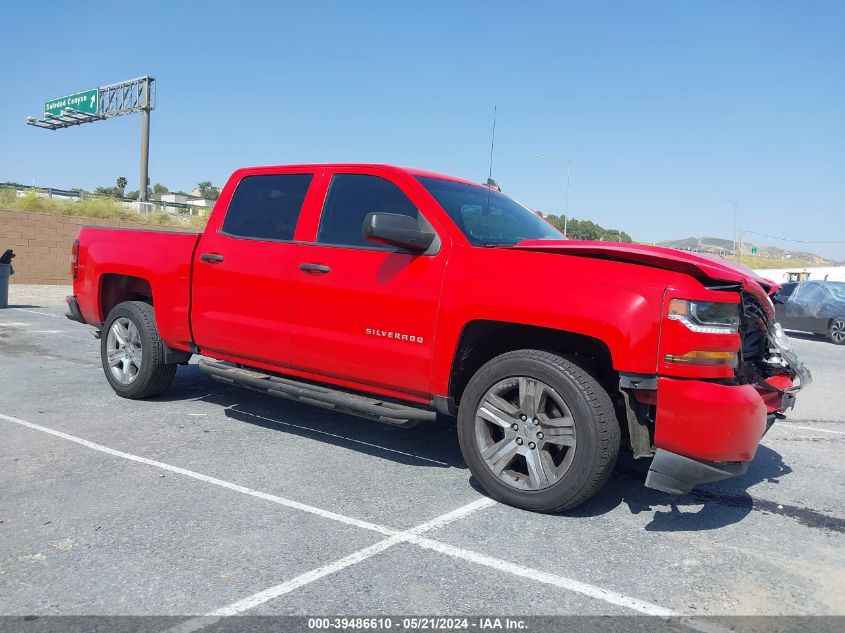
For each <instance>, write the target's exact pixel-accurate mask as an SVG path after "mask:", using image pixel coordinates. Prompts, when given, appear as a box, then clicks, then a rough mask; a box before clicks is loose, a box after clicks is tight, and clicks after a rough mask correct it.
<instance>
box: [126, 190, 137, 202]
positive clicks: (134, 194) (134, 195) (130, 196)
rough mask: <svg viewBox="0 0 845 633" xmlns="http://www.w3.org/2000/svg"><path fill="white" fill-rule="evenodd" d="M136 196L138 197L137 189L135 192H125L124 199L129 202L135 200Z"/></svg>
mask: <svg viewBox="0 0 845 633" xmlns="http://www.w3.org/2000/svg"><path fill="white" fill-rule="evenodd" d="M138 196H139V192H138V190H137V189H136V190H135V191H127V192H126V197H127V198H129V199H130V200H137V199H138Z"/></svg>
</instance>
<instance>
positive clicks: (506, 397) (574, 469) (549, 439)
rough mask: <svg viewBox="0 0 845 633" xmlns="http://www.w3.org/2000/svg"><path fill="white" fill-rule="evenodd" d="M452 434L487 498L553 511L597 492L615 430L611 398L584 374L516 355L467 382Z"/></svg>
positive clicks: (550, 358) (524, 353) (546, 358)
mask: <svg viewBox="0 0 845 633" xmlns="http://www.w3.org/2000/svg"><path fill="white" fill-rule="evenodd" d="M458 436H459V439H460V443H461V450H462V452H463V455H464V459H465V460H466V462H467V465H468V466H469V468H470V470H471V471H472V474H473V475H474V476H475V477H476V479H477V480H478V481H479V483H480V484H481V485H482V486H483V487H484V489H485V490H486V491H487V492H488V494H490V496H492V497H494V498H495V499H497V500H499V501H502V502H503V503H507V504H509V505H513V506H516V507H519V508H524V509H527V510H536V511H540V512H556V511H560V510H564V509H566V508H571V507H574V506H576V505H578V504H579V503H582V502H583V501H585V500H587V499H588V498H590V497H591V496H592V495H594V494H595V493H596V492H598V490H600V489H601V488H602V486H603V485H604V484H605V482H606V481H607V478H608V477H609V476H610V473H611V471H612V470H613V465H614V464H615V462H616V455H617V453H618V451H619V437H620V430H619V424H618V422H617V420H616V416H615V412H614V408H613V405H612V403H611V401H610V397H609V396H608V394H607V392H605V391H604V389H603V388H602V387H601V385H599V383H598V382H597V381H596V380H595V379H594V378H593V377H592V376H591V375H590V374H589V373H588V372H587V371H586V370H585V369H583V368H582V367H580V366H578V365H576V364H574V363H572V362H570V361H568V360H566V359H564V358H562V357H560V356H558V355H555V354H551V353H548V352H542V351H538V350H518V351H514V352H508V353H507V354H503V355H501V356H499V357H497V358H494V359H493V360H491V361H490V362H488V363H487V364H486V365H484V366H483V367H482V368H481V369H480V370H479V371H478V372H477V373H476V374H475V376H473V377H472V379H471V380H470V382H469V384H468V385H467V388H466V390H465V391H464V394H463V397H462V398H461V406H460V409H459V412H458Z"/></svg>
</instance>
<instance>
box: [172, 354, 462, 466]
mask: <svg viewBox="0 0 845 633" xmlns="http://www.w3.org/2000/svg"><path fill="white" fill-rule="evenodd" d="M191 399H194V400H202V401H203V402H209V403H212V404H215V405H218V406H220V407H221V409H222V410H223V411H224V414H225V416H226V417H227V418H230V419H231V420H233V421H237V422H238V423H246V424H250V425H252V426H258V427H261V428H265V429H269V430H273V431H279V432H282V433H287V434H293V435H298V436H300V437H307V438H309V439H313V440H318V441H320V442H325V443H327V444H332V445H335V446H342V447H343V448H346V449H349V450H354V451H357V452H360V453H364V454H367V455H372V456H374V457H379V458H381V459H389V460H392V461H395V462H398V463H400V464H407V465H410V466H422V467H428V468H466V465H465V464H464V461H463V458H462V457H461V453H460V449H459V448H458V439H457V434H456V432H455V425H454V423H451V424H450V423H449V422H448V421H441V420H439V419H438V421H437V422H433V423H432V422H428V423H420V424H418V425H417V426H415V427H411V428H400V427H396V426H391V425H389V424H383V423H380V422H375V421H371V420H366V419H363V418H359V417H356V416H353V415H348V414H343V413H338V412H332V411H326V410H324V409H321V408H319V407H317V406H312V405H307V404H300V403H298V402H294V401H291V400H286V399H284V398H279V397H276V396H268V395H266V394H263V393H259V392H255V391H250V390H248V389H244V388H241V387H234V386H232V387H230V386H227V385H224V384H221V383H219V382H216V381H214V380H212V379H211V378H209V377H208V376H207V375H206V374H205V373H203V372H202V371H200V370H199V368H198V367H197V366H196V365H188V366H187V367H180V368H179V371H178V373H177V374H176V379H175V381H174V383H173V386H172V387H171V388H170V390H168V392H167V393H165V394H163V395H162V396H159V397H158V398H156V400H159V401H179V400H181V401H184V400H191Z"/></svg>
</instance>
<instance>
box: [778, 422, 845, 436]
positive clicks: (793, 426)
mask: <svg viewBox="0 0 845 633" xmlns="http://www.w3.org/2000/svg"><path fill="white" fill-rule="evenodd" d="M778 427H785V428H787V429H803V430H805V431H818V432H819V433H835V434H836V435H845V431H832V430H830V429H820V428H819V427H817V426H801V425H800V424H784V423H782V422H781V423H780V424H778Z"/></svg>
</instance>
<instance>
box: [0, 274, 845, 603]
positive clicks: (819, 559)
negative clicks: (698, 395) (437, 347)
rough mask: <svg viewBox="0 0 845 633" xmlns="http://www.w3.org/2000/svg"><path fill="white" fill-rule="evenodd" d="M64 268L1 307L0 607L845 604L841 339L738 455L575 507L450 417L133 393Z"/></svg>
mask: <svg viewBox="0 0 845 633" xmlns="http://www.w3.org/2000/svg"><path fill="white" fill-rule="evenodd" d="M62 290H63V289H51V288H47V289H37V288H25V287H16V286H12V288H11V293H10V295H11V296H10V303H11V305H12V306H13V307H11V308H9V309H5V310H0V469H2V475H0V545H1V546H0V615H7V616H8V615H25V614H38V615H191V616H195V615H209V614H211V615H214V614H217V615H227V614H245V615H262V614H298V615H315V614H337V613H343V614H349V615H353V614H361V615H374V614H397V613H402V614H407V613H418V614H443V615H466V614H484V613H497V614H513V615H521V616H525V615H565V614H579V615H642V614H645V615H660V616H667V615H686V616H704V615H845V601H843V600H842V587H843V586H845V465H843V462H844V461H845V460H843V458H842V449H843V447H845V416H843V413H842V412H843V410H845V388H843V385H845V381H843V376H844V375H845V347H837V346H834V345H832V344H831V343H829V342H827V341H825V340H823V339H820V338H818V337H814V336H810V335H804V334H792V333H791V334H790V339H791V341H792V344H793V345H794V347H795V349H796V350H797V351H798V353H799V355H800V356H801V357H802V359H803V360H804V361H805V363H806V364H807V366H808V367H809V368H810V369H811V371H812V372H813V375H814V382H813V384H812V385H810V386H809V387H808V388H807V389H806V390H805V391H804V392H802V393H801V394H800V396H799V399H798V404H797V406H796V408H795V410H794V411H793V412H792V413H791V414H790V415H789V418H788V419H787V420H785V421H783V422H779V423H778V424H776V425H775V427H774V428H773V429H772V430H771V431H770V432H769V434H768V435H767V436H766V437H765V438H764V440H763V443H762V446H761V447H760V449H759V450H758V453H757V457H756V459H755V461H754V462H753V463H752V465H751V467H750V469H749V471H748V473H747V474H746V475H744V476H743V477H739V478H736V479H731V480H727V481H723V482H719V483H717V484H712V485H708V486H703V487H701V488H699V489H697V490H695V491H693V493H691V494H689V495H685V496H682V497H673V496H670V495H668V494H664V493H660V492H657V491H653V490H649V489H647V488H644V487H643V485H642V484H643V480H644V478H645V473H646V470H647V463H646V462H643V461H639V462H637V461H634V460H632V459H623V460H621V461H620V463H619V465H618V466H617V469H616V471H615V473H614V475H613V477H612V478H611V480H610V481H609V483H608V485H607V486H606V488H605V489H604V490H603V491H602V492H601V493H600V494H599V495H598V496H597V497H595V498H594V499H592V500H591V501H589V502H588V503H587V504H585V505H583V506H581V507H579V508H577V509H575V510H573V511H569V512H566V513H563V514H559V515H540V514H532V513H529V512H525V511H521V510H516V509H514V508H510V507H507V506H503V505H500V504H497V503H494V502H492V501H491V500H489V499H488V498H487V497H486V496H485V495H484V494H483V493H482V492H481V491H480V489H479V488H478V487H477V485H476V483H475V482H474V480H473V479H472V477H471V475H470V473H469V471H468V470H467V468H466V466H465V465H464V463H463V461H462V459H461V456H460V452H459V450H458V446H457V438H456V434H455V431H454V428H452V426H450V425H449V424H447V423H445V422H442V421H441V422H437V423H432V424H421V425H419V426H417V427H415V428H413V429H399V428H394V427H390V426H385V425H380V424H378V423H375V422H369V421H366V420H361V419H358V418H355V417H351V416H347V415H342V414H337V413H332V412H327V411H323V410H321V409H319V408H314V407H308V406H304V405H300V404H296V403H292V402H289V401H286V400H282V399H277V398H273V397H270V396H265V395H261V394H257V393H254V392H250V391H245V390H242V389H239V388H236V387H230V386H226V385H222V384H220V383H216V382H213V381H211V380H210V379H209V378H208V377H207V376H205V375H204V374H203V373H201V372H200V371H199V370H198V369H197V367H196V366H195V365H191V366H188V367H180V368H179V371H178V373H177V376H176V380H175V382H174V384H173V387H172V388H171V390H170V391H169V392H167V393H166V394H164V395H163V396H161V397H158V398H155V399H152V400H148V401H130V400H124V399H121V398H119V397H118V396H116V395H115V394H114V393H113V392H112V391H111V389H110V388H109V386H108V384H107V383H106V380H105V378H104V377H103V375H102V368H101V366H100V361H99V352H98V341H96V340H95V339H94V338H93V337H92V336H91V333H90V330H91V328H88V327H86V326H82V325H79V324H76V323H73V322H71V321H68V320H66V319H65V318H64V316H63V312H64V306H63V304H62V303H61V301H60V297H61V295H62Z"/></svg>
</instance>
